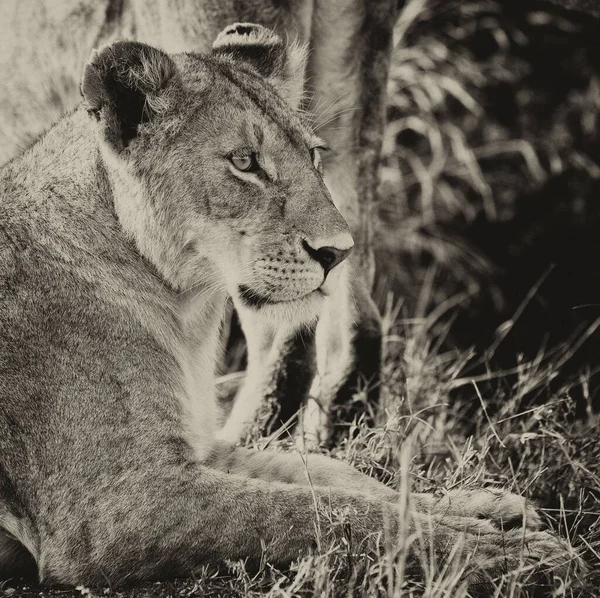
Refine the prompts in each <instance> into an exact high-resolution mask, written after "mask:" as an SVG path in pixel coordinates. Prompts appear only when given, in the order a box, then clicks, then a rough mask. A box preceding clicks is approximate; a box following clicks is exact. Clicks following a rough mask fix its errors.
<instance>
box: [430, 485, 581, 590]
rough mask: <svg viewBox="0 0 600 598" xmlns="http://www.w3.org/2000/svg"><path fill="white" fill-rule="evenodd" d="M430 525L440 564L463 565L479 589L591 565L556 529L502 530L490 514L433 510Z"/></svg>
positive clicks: (549, 576) (538, 580)
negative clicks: (487, 517)
mask: <svg viewBox="0 0 600 598" xmlns="http://www.w3.org/2000/svg"><path fill="white" fill-rule="evenodd" d="M509 496H512V495H509ZM509 507H510V505H509ZM511 509H512V507H510V508H509V510H508V513H511V512H512V510H511ZM423 523H425V520H421V526H422V525H423ZM426 525H427V526H428V530H429V531H428V532H427V531H426V532H425V533H424V534H423V535H422V537H424V538H428V540H429V543H430V546H429V550H428V554H429V555H431V554H435V556H436V559H437V561H438V563H437V565H438V566H442V567H444V569H446V570H448V568H450V569H451V570H452V569H454V570H457V571H461V572H462V575H461V577H463V579H464V581H465V582H466V583H467V585H468V587H469V588H470V589H473V590H479V589H488V588H492V587H495V585H496V586H497V585H498V583H499V582H500V580H501V579H503V578H507V577H508V578H518V579H519V580H520V581H522V582H525V583H526V584H527V585H535V584H539V583H545V582H547V583H550V582H552V581H553V580H554V579H555V578H557V577H558V578H562V579H565V578H567V577H569V576H570V577H573V576H575V577H576V576H578V575H579V574H581V573H583V572H584V571H585V565H584V564H583V561H582V560H581V557H580V556H579V555H578V554H577V552H576V551H575V550H574V549H573V548H572V547H571V546H570V545H569V544H568V543H567V542H565V541H563V540H561V539H560V538H559V537H558V536H556V535H554V534H553V533H551V532H546V531H531V530H527V529H522V528H521V529H510V530H506V529H504V530H501V529H498V528H496V527H495V526H494V525H493V524H492V523H491V522H490V521H488V520H482V519H477V518H473V517H456V516H441V517H440V516H437V517H433V516H430V517H429V521H428V522H427V523H426ZM422 531H423V530H422V529H421V532H422ZM431 548H433V551H432V550H430V549H431ZM422 552H423V554H425V553H426V552H427V551H422ZM425 558H427V559H429V558H430V557H429V556H426V557H425ZM452 565H455V567H453V566H452Z"/></svg>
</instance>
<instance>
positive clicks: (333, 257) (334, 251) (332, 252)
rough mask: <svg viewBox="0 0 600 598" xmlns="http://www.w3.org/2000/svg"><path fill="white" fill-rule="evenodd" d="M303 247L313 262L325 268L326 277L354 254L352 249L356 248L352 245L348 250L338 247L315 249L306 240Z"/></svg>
mask: <svg viewBox="0 0 600 598" xmlns="http://www.w3.org/2000/svg"><path fill="white" fill-rule="evenodd" d="M302 246H303V247H304V249H305V250H306V252H307V253H308V255H310V257H312V258H313V260H315V261H317V262H319V264H321V266H323V270H325V276H327V274H328V272H329V271H330V270H332V269H333V268H335V267H336V266H337V265H338V264H339V263H341V262H343V261H344V260H345V259H346V258H347V257H348V256H349V255H350V254H351V253H352V248H353V247H354V245H351V246H350V247H348V248H347V249H339V248H337V247H319V248H318V249H315V248H314V247H311V246H310V245H309V244H308V243H307V242H306V240H303V241H302Z"/></svg>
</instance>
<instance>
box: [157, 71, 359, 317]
mask: <svg viewBox="0 0 600 598" xmlns="http://www.w3.org/2000/svg"><path fill="white" fill-rule="evenodd" d="M248 77H249V75H246V82H245V83H246V84H247V85H248V84H253V85H254V87H255V90H256V91H258V92H261V93H265V94H269V93H272V92H271V91H270V90H269V89H267V87H266V86H265V85H264V84H261V82H260V81H258V80H254V81H248V79H247V78H248ZM240 85H242V82H240ZM261 86H262V87H261ZM213 89H215V90H216V91H217V92H218V93H217V96H218V97H219V100H220V101H219V102H218V103H216V102H215V103H213V104H211V105H210V106H209V107H207V106H206V104H204V105H203V106H198V109H197V110H193V111H192V112H193V114H194V118H190V119H189V126H188V127H186V129H185V134H180V135H179V136H177V138H176V139H175V141H174V143H173V144H172V153H171V152H169V154H170V156H173V158H172V159H169V160H168V162H169V163H175V162H176V161H177V162H178V166H177V167H176V168H171V169H170V170H169V171H168V172H167V173H165V176H169V177H171V176H173V175H174V174H175V173H177V172H178V171H179V172H181V171H183V172H185V173H186V176H185V188H184V185H183V184H182V183H181V179H180V178H178V179H177V180H174V181H173V186H174V188H178V189H179V192H178V193H177V204H178V205H176V206H170V205H167V206H165V209H166V210H171V209H172V210H173V211H174V212H176V211H177V210H178V209H179V208H180V207H181V205H182V202H183V198H182V195H185V198H186V199H185V203H186V210H185V216H184V218H182V219H181V220H180V225H181V226H182V227H185V228H186V229H187V230H188V238H190V239H192V238H193V239H195V242H194V244H193V247H194V252H195V253H197V255H198V256H199V257H201V258H202V259H203V260H206V261H207V262H210V264H211V265H213V266H214V268H215V269H216V270H217V271H218V272H219V275H220V277H221V278H222V280H223V281H224V284H225V285H226V287H227V290H228V292H229V293H230V294H231V296H232V297H233V299H234V302H235V303H236V305H237V306H238V307H240V306H241V307H242V308H248V309H251V310H254V311H257V312H261V313H264V314H265V316H267V317H277V319H290V318H291V319H293V320H297V319H299V318H300V319H306V318H310V317H314V316H315V315H316V314H317V313H318V309H319V307H320V304H321V302H322V299H323V296H324V295H325V294H327V293H328V292H330V290H331V287H332V286H333V285H335V284H337V283H338V279H339V276H340V271H341V269H342V266H340V265H339V264H340V263H341V262H342V261H343V259H344V258H345V257H346V256H347V255H348V254H349V253H350V250H351V249H352V245H353V242H352V238H351V236H350V232H349V230H348V227H347V225H346V223H345V221H344V220H343V218H342V216H341V215H340V213H339V212H338V211H337V209H336V208H335V206H334V205H333V202H332V200H331V197H330V195H329V192H328V191H327V188H326V187H325V185H324V183H323V179H322V173H321V167H320V156H319V151H320V149H319V148H321V147H323V142H322V140H320V139H319V138H318V137H316V136H315V135H313V134H312V133H311V132H310V131H309V130H308V129H307V128H306V127H305V126H303V125H302V123H301V122H300V121H299V120H298V119H297V118H296V117H295V116H294V115H293V113H292V111H291V110H290V109H289V108H288V107H287V106H286V105H284V103H283V102H281V101H278V99H277V98H268V100H270V102H271V105H269V110H268V113H266V112H265V110H264V105H263V106H260V105H259V104H258V103H257V101H256V98H253V97H252V96H251V95H249V94H244V93H240V89H239V88H238V87H236V88H232V86H231V81H229V80H227V79H224V78H223V79H220V78H215V80H213ZM167 199H168V200H170V199H171V198H167ZM176 216H177V215H176V213H174V214H173V217H174V218H175V217H176Z"/></svg>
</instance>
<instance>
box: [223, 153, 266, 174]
mask: <svg viewBox="0 0 600 598" xmlns="http://www.w3.org/2000/svg"><path fill="white" fill-rule="evenodd" d="M230 160H231V163H232V164H233V165H234V166H235V167H236V168H237V169H238V170H241V171H242V172H256V171H257V170H259V169H260V166H259V165H258V162H257V160H256V154H246V155H245V156H231V158H230Z"/></svg>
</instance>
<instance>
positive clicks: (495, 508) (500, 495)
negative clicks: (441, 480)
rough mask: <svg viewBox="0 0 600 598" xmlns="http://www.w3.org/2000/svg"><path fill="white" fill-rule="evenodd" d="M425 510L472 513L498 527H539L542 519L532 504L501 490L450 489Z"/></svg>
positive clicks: (441, 514) (442, 513)
mask: <svg viewBox="0 0 600 598" xmlns="http://www.w3.org/2000/svg"><path fill="white" fill-rule="evenodd" d="M428 510H429V511H430V512H431V513H432V514H433V515H435V516H436V517H440V518H443V517H444V516H446V515H447V516H449V517H472V518H476V519H481V520H487V521H490V522H492V523H493V525H494V526H495V527H496V528H497V529H500V530H507V531H508V530H511V529H516V528H523V527H525V528H526V529H528V530H539V529H540V528H541V527H542V519H541V517H540V515H539V514H538V513H537V511H536V510H535V508H534V507H533V505H531V504H530V503H528V502H527V500H526V499H525V498H523V497H522V496H519V495H518V494H512V493H510V492H504V491H501V490H495V489H487V490H452V491H450V492H448V493H447V494H446V495H445V496H443V497H442V498H440V499H437V500H435V501H430V503H429V508H428Z"/></svg>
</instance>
